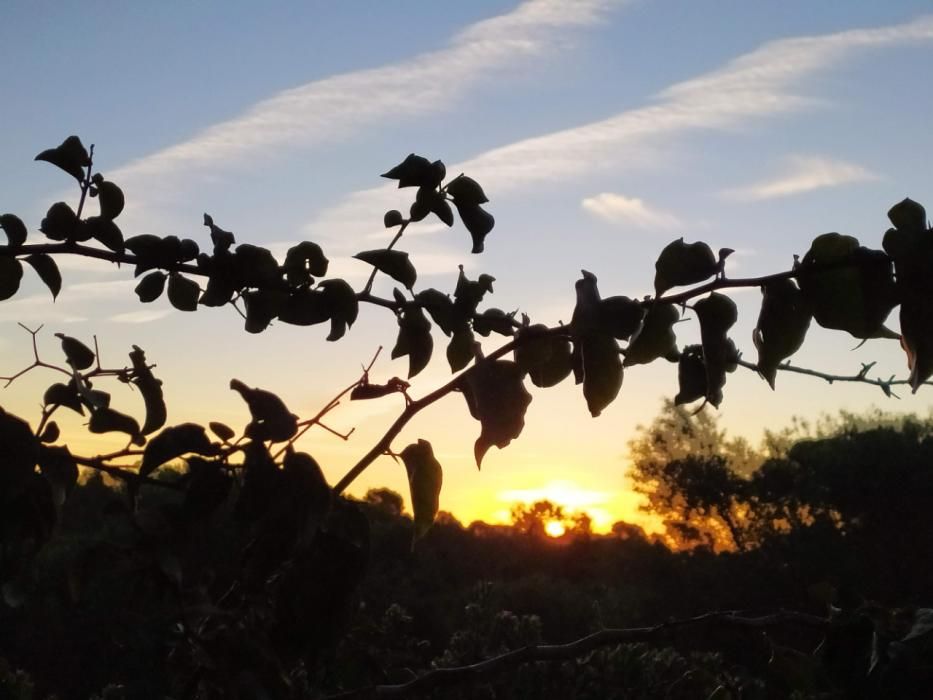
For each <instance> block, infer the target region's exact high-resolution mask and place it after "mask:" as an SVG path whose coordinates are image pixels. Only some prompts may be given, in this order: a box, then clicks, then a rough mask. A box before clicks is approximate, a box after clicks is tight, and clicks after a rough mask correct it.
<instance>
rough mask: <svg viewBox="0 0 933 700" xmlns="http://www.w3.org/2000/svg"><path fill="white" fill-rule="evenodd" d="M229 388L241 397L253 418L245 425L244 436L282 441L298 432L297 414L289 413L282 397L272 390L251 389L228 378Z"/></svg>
mask: <svg viewBox="0 0 933 700" xmlns="http://www.w3.org/2000/svg"><path fill="white" fill-rule="evenodd" d="M230 388H231V389H233V390H234V391H236V392H239V394H240V396H242V397H243V400H244V401H246V405H247V406H248V407H249V412H250V414H251V415H252V418H253V420H252V422H251V423H250V424H249V425H247V426H246V431H245V435H246V437H248V438H251V439H252V440H260V441H263V440H272V441H273V442H284V441H285V440H289V439H291V437H292V436H293V435H294V434H295V433H296V432H298V416H296V415H295V414H293V413H291V412H290V411H289V410H288V408H287V407H286V406H285V403H284V402H283V401H282V399H280V398H279V397H278V396H276V395H275V394H273V393H272V392H270V391H265V390H263V389H252V388H250V387H248V386H246V385H245V384H244V383H243V382H241V381H239V380H238V379H231V380H230Z"/></svg>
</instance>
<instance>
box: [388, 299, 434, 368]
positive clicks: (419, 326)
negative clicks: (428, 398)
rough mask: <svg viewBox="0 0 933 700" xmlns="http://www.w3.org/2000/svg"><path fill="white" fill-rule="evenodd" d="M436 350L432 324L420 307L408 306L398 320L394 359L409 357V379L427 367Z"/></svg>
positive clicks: (393, 352) (393, 349)
mask: <svg viewBox="0 0 933 700" xmlns="http://www.w3.org/2000/svg"><path fill="white" fill-rule="evenodd" d="M433 350H434V340H433V339H432V338H431V322H430V321H428V319H427V317H426V316H425V315H424V311H422V310H421V307H420V306H415V305H414V304H411V305H409V306H407V307H406V308H405V309H404V310H403V311H402V313H401V315H400V316H399V319H398V339H397V340H396V342H395V347H394V348H392V359H393V360H394V359H396V358H399V357H404V356H405V355H408V378H409V379H411V378H412V377H414V376H415V375H417V374H418V373H419V372H421V370H423V369H424V368H425V367H427V365H428V362H430V360H431V353H432V352H433Z"/></svg>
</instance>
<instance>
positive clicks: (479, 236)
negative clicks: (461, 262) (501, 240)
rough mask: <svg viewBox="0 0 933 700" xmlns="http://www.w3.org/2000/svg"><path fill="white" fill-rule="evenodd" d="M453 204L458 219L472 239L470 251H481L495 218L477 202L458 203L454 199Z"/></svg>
mask: <svg viewBox="0 0 933 700" xmlns="http://www.w3.org/2000/svg"><path fill="white" fill-rule="evenodd" d="M454 204H455V205H456V207H457V213H458V214H460V220H461V221H462V222H463V225H464V226H466V229H467V231H469V232H470V237H471V238H472V239H473V249H472V250H471V251H470V252H472V253H482V252H483V249H484V248H485V245H486V244H485V240H486V236H488V235H489V232H490V231H492V229H493V227H494V226H495V225H496V220H495V218H494V217H493V215H492V214H490V213H489V212H488V211H486V210H485V209H483V208H482V207H481V206H479V205H478V204H460V203H458V202H456V201H455V202H454Z"/></svg>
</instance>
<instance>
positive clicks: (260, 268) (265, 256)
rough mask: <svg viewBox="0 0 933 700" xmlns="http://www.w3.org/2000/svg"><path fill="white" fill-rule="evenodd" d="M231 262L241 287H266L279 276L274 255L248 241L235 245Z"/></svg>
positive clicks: (273, 282) (277, 264)
mask: <svg viewBox="0 0 933 700" xmlns="http://www.w3.org/2000/svg"><path fill="white" fill-rule="evenodd" d="M233 264H234V267H235V269H236V278H237V280H238V281H239V283H240V286H243V287H258V288H262V287H268V286H271V285H274V284H275V283H276V282H277V281H278V280H279V279H280V277H281V272H280V270H279V263H278V261H276V259H275V256H274V255H272V253H271V252H269V251H268V250H266V249H265V248H261V247H259V246H255V245H250V244H249V243H241V244H240V245H238V246H237V247H236V251H235V253H234V260H233Z"/></svg>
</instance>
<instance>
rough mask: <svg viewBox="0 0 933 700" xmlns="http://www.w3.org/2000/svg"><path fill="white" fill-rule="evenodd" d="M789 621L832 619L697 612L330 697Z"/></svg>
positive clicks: (464, 678) (824, 622)
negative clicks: (678, 635)
mask: <svg viewBox="0 0 933 700" xmlns="http://www.w3.org/2000/svg"><path fill="white" fill-rule="evenodd" d="M787 625H799V626H803V627H809V628H812V629H816V630H823V629H826V628H827V627H829V625H830V621H829V620H828V619H826V618H822V617H818V616H816V615H810V614H808V613H801V612H794V611H780V612H776V613H773V614H770V615H762V616H758V617H745V616H742V615H739V614H738V613H736V612H734V611H722V612H709V613H705V614H703V615H697V616H696V617H689V618H685V619H681V620H670V621H668V622H662V623H660V624H657V625H654V626H651V627H629V628H623V629H611V628H610V629H602V630H599V631H598V632H594V633H593V634H591V635H588V636H586V637H583V638H581V639H577V640H575V641H573V642H568V643H566V644H541V645H537V646H527V647H522V648H520V649H515V650H513V651H508V652H506V653H504V654H500V655H499V656H494V657H492V658H490V659H486V660H484V661H479V662H477V663H475V664H470V665H468V666H458V667H453V668H437V669H434V670H433V671H429V672H427V673H425V674H424V675H423V676H418V677H417V678H415V679H414V680H411V681H408V682H407V683H400V684H397V685H376V686H370V687H368V688H359V689H357V690H351V691H349V692H346V693H340V694H337V695H332V696H330V697H329V698H328V699H327V700H357V699H359V700H362V699H363V698H389V697H391V698H398V697H404V696H407V695H411V694H413V693H416V692H422V691H426V690H430V689H432V688H436V687H438V686H444V685H454V684H460V683H467V682H470V681H472V680H473V679H475V678H478V677H481V676H486V675H491V674H493V673H499V672H502V671H505V670H507V669H510V668H514V667H516V666H519V665H521V664H525V663H530V662H533V661H565V660H567V659H573V658H576V657H579V656H582V655H584V654H586V653H588V652H590V651H593V650H594V649H598V648H600V647H605V646H610V645H613V644H631V643H633V642H651V641H657V640H659V639H661V640H664V639H665V638H667V637H668V636H669V635H670V634H671V633H672V632H675V631H677V630H681V629H687V628H704V627H720V628H742V629H761V630H767V629H772V628H775V627H783V626H787Z"/></svg>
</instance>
